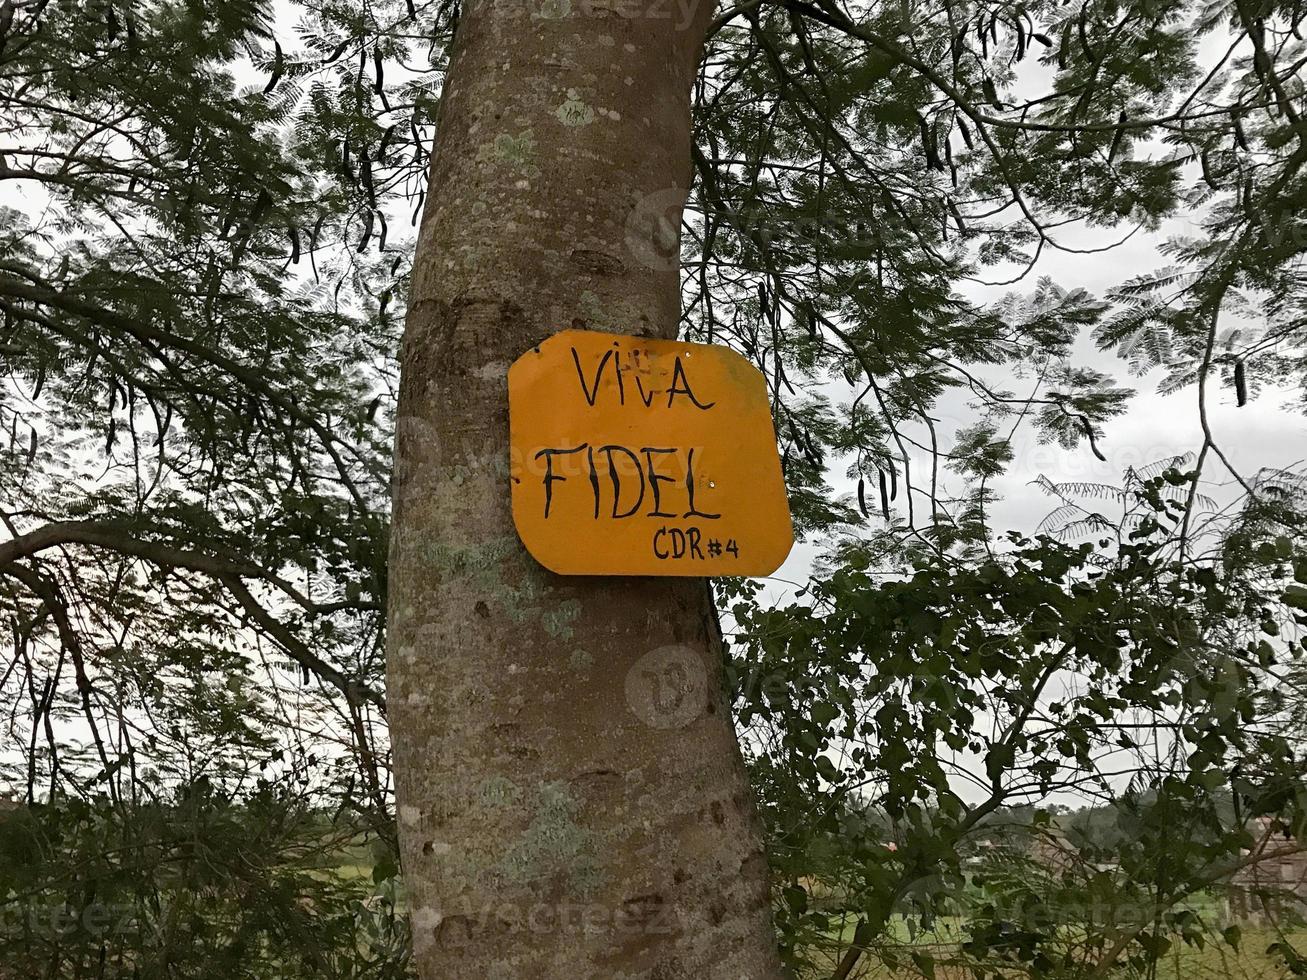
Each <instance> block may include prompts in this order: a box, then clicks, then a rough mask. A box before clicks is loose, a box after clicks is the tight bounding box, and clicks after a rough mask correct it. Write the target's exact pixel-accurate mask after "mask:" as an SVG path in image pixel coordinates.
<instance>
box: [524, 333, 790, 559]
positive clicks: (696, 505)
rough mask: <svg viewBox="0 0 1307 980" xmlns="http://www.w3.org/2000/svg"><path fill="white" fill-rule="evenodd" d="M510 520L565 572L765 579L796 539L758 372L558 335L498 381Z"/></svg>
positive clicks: (655, 346) (701, 349)
mask: <svg viewBox="0 0 1307 980" xmlns="http://www.w3.org/2000/svg"><path fill="white" fill-rule="evenodd" d="M508 398H509V428H510V444H511V453H512V459H511V463H510V474H511V480H512V495H513V520H514V523H516V525H517V531H518V534H519V535H520V536H521V538H522V542H523V543H524V544H525V545H526V548H527V550H528V551H529V552H530V553H531V554H532V556H533V557H535V559H536V560H537V561H539V562H540V563H541V564H542V565H544V566H545V567H546V568H549V569H551V570H552V571H554V572H558V573H559V574H562V575H693V576H716V575H768V574H770V573H771V572H774V571H775V570H776V569H777V568H779V567H780V565H781V563H782V562H783V561H784V560H785V557H786V556H787V555H788V554H789V551H790V547H791V546H792V545H793V543H794V530H793V527H792V525H791V523H790V510H789V502H788V500H787V498H786V495H785V482H784V480H783V478H782V476H781V465H780V458H779V456H778V455H777V452H776V432H775V429H774V428H773V426H772V418H771V409H770V407H769V405H768V402H767V384H766V381H765V380H764V378H763V376H762V373H761V372H760V371H758V369H757V368H755V367H754V366H753V365H752V364H750V363H749V362H748V361H746V360H745V359H744V358H743V357H741V356H740V355H739V354H736V353H735V352H734V351H731V350H728V349H726V348H724V347H713V346H707V345H703V344H683V343H678V342H675V341H666V340H649V339H646V338H643V337H627V336H623V335H616V334H604V333H594V332H591V331H586V330H568V331H564V332H562V333H558V334H555V335H554V336H552V337H550V338H549V339H548V340H546V341H544V342H542V343H541V344H540V346H538V347H535V348H533V349H531V350H529V351H527V352H526V353H525V354H523V355H522V356H521V357H520V358H518V359H517V361H516V362H514V364H513V366H512V367H511V368H510V369H509V371H508Z"/></svg>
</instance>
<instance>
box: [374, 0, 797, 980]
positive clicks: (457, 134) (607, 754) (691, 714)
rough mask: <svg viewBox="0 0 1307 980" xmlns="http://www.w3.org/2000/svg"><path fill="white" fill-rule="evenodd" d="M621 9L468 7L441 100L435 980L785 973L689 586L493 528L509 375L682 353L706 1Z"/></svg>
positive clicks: (422, 618) (426, 738)
mask: <svg viewBox="0 0 1307 980" xmlns="http://www.w3.org/2000/svg"><path fill="white" fill-rule="evenodd" d="M537 2H538V7H537V9H534V10H533V9H530V7H532V6H536V4H537ZM633 2H634V0H531V2H530V4H527V3H523V4H521V5H519V4H518V3H516V2H514V0H499V2H495V3H490V2H485V0H473V2H472V3H471V4H469V5H468V6H467V7H466V8H465V11H464V16H463V18H462V20H461V22H460V24H459V27H458V34H457V40H456V43H455V52H454V58H453V62H452V64H451V67H450V71H449V74H448V77H447V79H446V83H445V89H444V95H443V101H442V103H441V108H440V117H439V129H438V132H437V136H436V143H435V150H434V155H433V160H432V165H431V172H430V181H431V183H430V191H429V196H428V200H427V206H426V213H425V216H424V219H423V224H422V231H421V237H420V240H419V243H418V249H417V257H416V261H415V265H414V273H413V285H412V295H411V296H410V298H409V314H408V323H407V330H406V333H405V336H404V344H403V350H402V353H401V360H402V378H401V386H400V399H399V416H400V417H399V435H398V440H397V447H396V466H395V486H394V496H395V507H394V525H393V536H392V542H391V554H390V597H391V598H390V609H389V663H388V669H389V685H388V692H389V693H388V705H389V717H390V725H391V732H392V741H393V743H394V762H395V774H396V786H397V795H398V800H397V803H398V814H399V829H400V840H401V851H402V858H403V867H404V881H405V886H406V889H407V892H408V896H409V906H410V908H411V911H412V921H413V944H414V952H415V956H416V960H417V964H418V971H419V973H420V975H421V976H422V977H424V978H426V980H474V978H475V980H481V978H501V977H502V978H513V980H527V978H560V980H585V978H592V977H593V978H618V977H620V978H638V977H643V978H651V980H652V978H659V980H672V978H681V977H684V978H694V980H712V978H717V977H722V978H725V977H729V978H732V980H738V978H747V980H771V978H776V977H778V976H780V967H779V964H778V960H777V957H776V953H775V945H774V936H773V934H772V930H771V924H770V916H769V909H768V892H767V879H766V860H765V857H764V854H763V850H762V846H761V844H760V841H759V835H758V832H757V828H756V825H755V819H754V815H753V810H752V802H751V798H750V793H749V787H748V784H747V782H746V778H745V773H744V768H743V765H742V762H741V758H740V752H739V747H738V745H737V743H736V739H735V734H734V730H733V728H732V724H731V719H730V717H729V712H728V711H727V709H726V706H725V703H724V701H723V699H722V696H721V648H720V637H719V634H718V631H717V627H716V619H715V615H714V613H713V610H712V606H711V599H710V596H709V593H708V589H707V588H706V587H705V583H704V581H703V580H701V579H636V578H563V577H559V576H556V575H553V574H551V573H549V572H547V571H546V570H545V569H543V568H542V567H541V566H539V565H538V564H537V563H536V562H535V561H534V560H533V559H531V558H530V557H529V556H528V555H527V554H526V552H525V551H524V550H523V548H522V546H521V544H520V543H519V541H518V539H517V536H516V534H515V531H514V527H513V521H512V517H511V512H510V506H509V485H508V477H507V465H508V449H507V444H508V400H507V381H506V373H507V369H508V366H509V364H510V363H511V362H512V361H513V360H514V359H515V358H517V357H518V356H519V355H520V354H522V353H523V352H525V351H526V350H528V349H529V348H530V347H532V346H534V345H535V344H537V343H539V341H540V340H541V339H543V338H544V337H546V336H548V335H549V334H550V333H552V332H555V331H558V330H561V329H566V328H572V327H588V328H591V329H601V330H609V331H615V332H625V333H637V334H642V335H646V336H651V337H663V338H672V337H674V336H675V335H676V330H677V321H678V312H679V299H680V293H679V284H678V269H677V263H676V261H675V257H676V252H677V244H676V240H675V238H676V229H677V228H678V227H679V219H680V209H681V206H682V205H683V203H684V200H685V193H686V188H687V182H688V177H689V173H690V113H689V92H690V86H691V83H692V81H693V79H694V76H695V70H696V63H697V60H698V58H699V56H700V53H701V48H702V43H703V36H704V32H705V30H706V24H707V22H708V19H709V16H710V14H711V4H707V3H704V4H700V5H699V7H698V8H697V9H694V10H692V11H686V10H685V9H684V7H683V6H681V7H678V6H677V5H676V3H675V2H672V0H647V2H648V3H649V4H650V6H648V7H647V8H644V9H635V8H633V6H632V4H633ZM680 2H682V3H683V2H684V0H680Z"/></svg>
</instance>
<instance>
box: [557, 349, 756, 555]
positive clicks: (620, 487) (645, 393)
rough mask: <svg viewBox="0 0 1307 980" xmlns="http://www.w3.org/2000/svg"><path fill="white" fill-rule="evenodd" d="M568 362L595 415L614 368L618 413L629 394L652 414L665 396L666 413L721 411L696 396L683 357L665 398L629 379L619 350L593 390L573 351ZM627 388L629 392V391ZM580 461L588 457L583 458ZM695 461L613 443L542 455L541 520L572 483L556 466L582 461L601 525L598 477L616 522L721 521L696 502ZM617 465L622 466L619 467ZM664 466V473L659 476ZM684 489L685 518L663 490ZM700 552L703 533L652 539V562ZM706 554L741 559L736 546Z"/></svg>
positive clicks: (687, 451)
mask: <svg viewBox="0 0 1307 980" xmlns="http://www.w3.org/2000/svg"><path fill="white" fill-rule="evenodd" d="M571 355H572V363H573V365H574V366H575V368H576V379H577V382H578V383H579V385H580V387H581V394H582V395H583V396H584V398H585V401H586V404H587V405H589V406H590V407H591V408H594V407H596V402H597V400H598V398H599V392H600V385H601V383H602V382H603V380H604V377H605V373H606V372H607V371H608V369H609V366H610V365H611V366H612V369H613V371H614V373H615V378H616V382H617V399H618V404H620V405H626V404H627V394H628V391H629V392H630V394H631V397H632V398H638V399H639V403H640V404H643V406H644V407H645V408H649V409H652V408H654V407H655V406H654V401H655V399H658V406H659V407H664V403H663V399H662V397H661V396H662V395H663V394H665V395H666V402H665V407H666V408H668V409H671V408H673V407H675V406H676V405H677V404H678V399H680V402H679V403H680V404H685V405H688V406H689V407H690V408H692V409H694V410H696V411H700V412H708V411H711V410H712V408H713V406H714V405H716V404H717V403H716V402H715V401H712V402H706V403H705V402H704V401H701V400H700V399H699V397H698V396H697V395H696V394H695V392H694V389H693V387H692V386H691V384H690V378H689V375H688V374H687V373H686V369H685V364H684V362H683V361H682V360H681V357H680V356H679V355H677V356H676V358H675V360H674V362H673V365H672V378H671V383H670V384H669V385H668V387H667V390H666V392H665V393H664V392H660V391H657V390H646V389H645V386H644V381H643V379H642V378H641V376H640V374H639V373H636V372H631V376H630V377H629V378H628V377H627V371H626V370H624V369H623V368H622V364H621V359H620V357H619V356H617V352H616V351H614V350H609V351H606V352H605V353H604V355H603V357H602V358H600V360H599V365H598V366H597V367H596V368H595V370H594V374H593V376H592V378H591V379H590V381H589V383H587V381H586V375H585V369H584V368H583V367H582V366H581V356H580V354H579V353H578V352H577V350H576V348H575V347H572V348H571ZM628 384H629V385H630V387H629V388H628ZM582 454H584V455H583V456H582ZM694 454H695V448H694V447H690V448H674V447H662V446H638V447H637V446H627V445H619V444H615V443H609V444H606V445H595V444H592V443H589V442H582V443H580V444H579V445H575V446H567V447H551V448H547V449H541V450H540V451H539V452H537V453H536V454H535V459H536V460H537V461H539V460H543V461H544V474H543V477H542V479H543V483H544V496H545V501H544V517H545V519H546V520H547V519H548V518H549V517H550V514H551V512H552V509H553V503H554V484H555V483H566V482H568V478H567V477H566V476H563V475H561V474H560V472H559V469H560V468H561V467H557V468H556V467H555V460H560V462H561V459H560V457H575V458H577V459H578V460H579V459H584V467H583V472H584V473H585V475H586V477H587V478H588V482H589V485H590V496H591V498H592V500H593V504H594V510H593V514H594V518H595V519H596V520H598V519H599V516H600V513H601V511H602V509H603V504H604V497H605V493H604V491H603V489H602V485H603V482H604V481H603V480H601V477H600V472H601V469H602V470H603V472H605V473H606V474H607V477H608V480H607V482H608V483H609V484H610V485H611V487H612V492H611V508H610V512H609V514H608V516H609V517H611V518H612V519H614V520H626V519H628V518H632V517H637V516H642V517H652V518H665V519H673V520H693V519H700V520H708V521H716V520H720V519H721V516H722V515H721V514H719V513H712V512H709V511H706V510H702V509H700V507H699V506H698V504H697V503H696V501H695V495H696V492H697V489H698V488H697V484H696V482H695V476H694ZM668 457H671V459H670V460H669V459H668ZM619 458H620V459H621V460H622V461H623V463H624V464H625V465H623V466H619V465H618V459H619ZM682 459H683V460H684V466H680V465H678V464H679V463H680V462H681V460H682ZM660 464H661V466H662V469H661V471H660ZM669 466H670V467H672V468H673V471H674V472H675V474H676V475H668V472H667V470H668V467H669ZM570 472H573V473H575V472H577V470H576V469H575V468H574V469H571V470H570ZM682 474H683V475H682ZM682 483H683V484H684V494H679V495H677V496H678V498H680V499H683V500H684V503H685V509H684V510H682V509H681V508H680V507H675V508H673V505H672V503H671V502H669V500H668V497H669V494H668V492H667V491H666V490H664V485H665V484H682ZM646 499H648V500H649V509H648V510H644V511H643V512H642V508H643V507H644V506H645V501H646ZM669 508H671V509H669ZM703 546H704V541H703V532H702V531H701V530H700V529H699V528H698V527H689V528H686V529H684V530H682V529H681V528H675V527H673V528H660V529H659V530H658V531H656V532H655V534H654V538H653V550H654V554H655V555H657V557H659V558H682V557H689V558H695V559H703V558H705V555H704V552H703ZM707 548H708V554H709V555H711V556H712V557H720V556H721V555H722V553H723V552H724V551H725V552H728V553H731V554H734V555H738V554H739V547H738V545H736V544H735V542H734V540H731V541H728V542H727V544H726V545H725V546H724V547H723V546H722V544H721V543H720V542H719V541H717V540H715V539H714V540H711V541H709V542H707Z"/></svg>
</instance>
